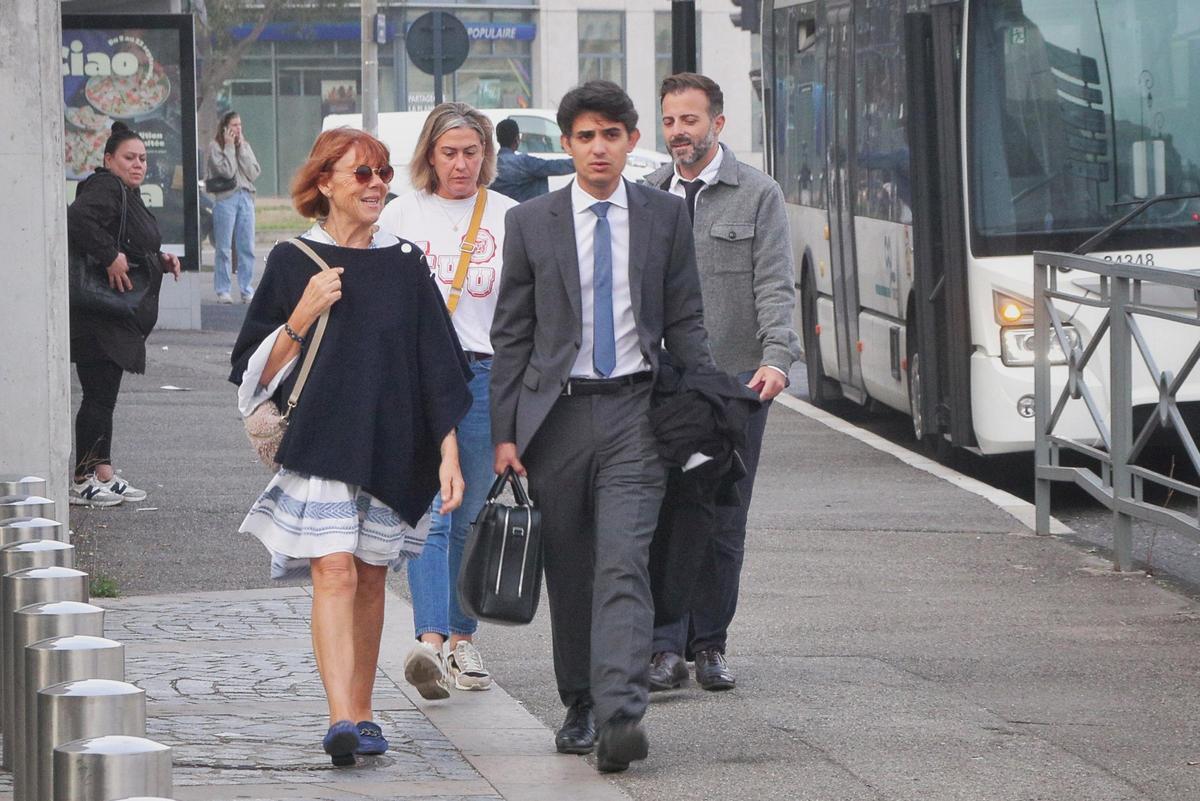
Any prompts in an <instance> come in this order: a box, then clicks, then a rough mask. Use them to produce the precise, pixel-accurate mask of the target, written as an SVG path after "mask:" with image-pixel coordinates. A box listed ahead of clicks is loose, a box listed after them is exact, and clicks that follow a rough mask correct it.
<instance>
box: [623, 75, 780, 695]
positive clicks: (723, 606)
mask: <svg viewBox="0 0 1200 801" xmlns="http://www.w3.org/2000/svg"><path fill="white" fill-rule="evenodd" d="M659 100H660V103H661V109H662V126H663V137H664V139H665V141H666V142H667V145H668V146H669V148H670V151H671V157H672V159H673V161H674V166H673V167H672V166H666V167H663V168H661V169H660V170H658V171H657V172H654V173H652V174H650V175H648V176H646V183H648V184H650V185H651V186H655V187H658V188H660V189H664V190H666V191H668V192H671V193H672V194H676V195H679V196H680V197H683V198H684V199H685V200H686V202H687V206H688V211H689V213H690V214H691V215H692V233H693V235H694V236H695V240H696V261H697V266H698V268H699V272H700V290H701V294H702V297H703V300H704V324H705V327H706V328H707V329H708V336H709V343H710V344H711V346H712V354H713V359H714V360H715V361H716V364H717V367H718V368H719V369H721V370H722V371H724V372H726V373H729V374H731V375H736V376H738V378H739V379H740V380H741V381H744V382H745V383H746V385H747V386H749V387H751V388H753V389H754V390H755V391H756V392H758V393H759V397H760V398H761V399H762V400H763V401H764V402H763V405H762V408H761V409H760V410H759V411H758V412H756V413H755V414H754V415H753V417H752V418H751V419H750V422H749V424H748V426H747V431H746V446H745V448H744V449H742V450H740V451H739V453H740V455H741V457H742V461H743V462H744V463H745V466H746V476H745V477H744V478H743V479H742V480H741V481H739V482H738V484H737V488H738V492H739V494H740V499H741V505H740V506H737V507H720V506H719V507H717V524H718V525H717V532H716V535H715V536H714V538H713V540H712V542H711V544H710V546H709V550H708V552H707V554H706V555H705V559H704V562H703V566H702V568H701V571H702V572H701V574H700V579H699V580H697V581H696V584H695V589H694V591H693V597H692V603H691V611H690V613H689V614H685V615H684V617H683V618H682V619H680V620H678V621H676V622H675V623H672V624H668V625H665V626H659V627H657V628H656V629H655V632H654V647H653V652H654V656H653V658H652V660H651V665H650V689H651V691H656V690H669V689H673V688H675V687H679V686H681V685H682V684H683V683H684V682H686V681H687V679H688V668H687V664H686V662H685V661H684V658H685V656H687V655H694V657H695V662H696V682H697V683H698V684H699V685H700V686H701V687H703V688H704V689H705V690H731V689H733V688H734V686H735V685H736V683H737V681H736V678H735V676H734V673H733V671H732V670H731V669H730V667H729V665H728V663H727V662H726V659H725V646H726V638H727V632H728V629H729V624H730V623H731V622H732V620H733V616H734V612H735V611H736V609H737V597H738V585H739V581H740V576H741V570H742V557H743V554H744V552H745V541H746V516H747V512H748V511H749V508H750V497H751V493H752V491H753V489H754V476H755V472H756V471H757V469H758V456H759V451H760V450H761V447H762V439H763V434H764V432H765V430H766V424H767V412H768V410H769V408H770V405H771V404H770V401H771V399H772V398H774V397H775V396H776V395H778V394H779V393H780V392H782V391H783V389H784V387H786V386H787V383H788V369H789V368H790V367H791V366H792V362H793V361H795V360H796V358H797V357H798V356H799V353H800V349H799V342H798V338H797V336H796V332H795V331H794V330H792V326H791V321H792V310H793V308H794V306H795V303H796V295H795V267H794V264H793V261H792V249H791V242H790V239H789V237H788V224H787V216H786V215H785V212H784V201H783V192H782V191H781V190H780V188H779V185H778V184H776V183H775V181H774V180H773V179H771V178H770V177H769V176H767V175H765V174H764V173H762V172H761V171H759V170H756V169H754V168H753V167H751V166H749V165H748V164H743V163H742V162H740V161H738V160H737V158H736V157H735V156H734V155H733V152H732V151H731V150H730V149H729V148H727V147H726V146H724V145H722V144H720V142H719V141H718V139H719V137H720V134H721V131H722V130H723V129H724V127H725V115H724V114H723V113H722V112H723V106H724V96H723V95H722V93H721V87H719V86H718V85H717V84H716V83H715V82H714V81H713V80H712V79H710V78H707V77H705V76H703V75H697V74H695V73H690V72H684V73H679V74H677V75H671V76H669V77H668V78H666V80H664V81H663V83H662V88H661V90H660V92H659Z"/></svg>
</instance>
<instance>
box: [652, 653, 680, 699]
mask: <svg viewBox="0 0 1200 801" xmlns="http://www.w3.org/2000/svg"><path fill="white" fill-rule="evenodd" d="M687 680H688V669H687V663H686V662H684V661H683V657H681V656H680V655H679V654H676V653H672V652H671V651H659V652H658V653H657V654H655V655H654V658H653V659H651V660H650V692H652V693H657V692H661V691H663V690H674V689H676V688H677V687H682V686H683V685H684V684H687Z"/></svg>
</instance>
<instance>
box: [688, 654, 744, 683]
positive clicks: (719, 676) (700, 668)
mask: <svg viewBox="0 0 1200 801" xmlns="http://www.w3.org/2000/svg"><path fill="white" fill-rule="evenodd" d="M696 683H697V684H699V685H700V686H701V687H703V688H704V689H706V690H732V689H733V688H734V687H736V686H737V680H736V679H735V678H734V677H733V671H732V670H730V669H729V665H728V664H726V663H725V654H723V653H721V652H720V651H718V650H717V649H716V648H705V649H702V650H700V651H697V652H696Z"/></svg>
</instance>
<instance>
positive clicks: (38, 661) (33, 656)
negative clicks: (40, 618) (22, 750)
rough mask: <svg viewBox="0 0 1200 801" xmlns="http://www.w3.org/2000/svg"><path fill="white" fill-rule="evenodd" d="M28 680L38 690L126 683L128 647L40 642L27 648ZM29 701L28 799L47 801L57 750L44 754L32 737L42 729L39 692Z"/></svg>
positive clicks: (86, 640)
mask: <svg viewBox="0 0 1200 801" xmlns="http://www.w3.org/2000/svg"><path fill="white" fill-rule="evenodd" d="M25 676H26V681H27V684H28V686H29V687H37V688H38V689H43V688H45V687H50V686H53V685H56V684H62V683H63V682H71V681H79V680H81V679H111V680H113V681H124V680H125V646H124V645H122V644H121V643H119V642H117V641H116V640H109V639H105V638H104V637H89V636H86V635H72V636H68V637H53V638H51V639H49V640H41V641H40V642H35V643H34V644H33V645H29V646H26V648H25ZM26 697H27V698H28V699H30V700H31V701H32V702H31V703H29V706H28V707H27V711H28V717H26V719H25V732H26V737H27V742H28V744H29V745H28V747H27V748H26V758H27V759H28V760H29V761H28V763H27V767H28V769H29V771H30V773H29V774H28V775H29V777H30V778H29V783H28V785H27V786H28V791H27V793H26V796H25V797H26V798H33V799H37V800H38V801H47V799H49V798H51V796H52V791H51V789H50V787H51V785H52V784H53V777H54V770H53V764H54V749H53V747H50V748H47V749H45V750H43V749H42V748H41V746H40V740H39V738H38V735H35V734H33V732H40V731H41V730H42V729H43V726H42V719H41V713H40V707H39V705H38V694H37V692H34V693H32V694H31V695H30V694H27V696H26ZM61 742H62V741H60V742H59V743H55V745H59V744H61ZM29 747H32V748H33V749H34V752H33V754H32V756H29V755H28V748H29ZM23 775H25V774H23Z"/></svg>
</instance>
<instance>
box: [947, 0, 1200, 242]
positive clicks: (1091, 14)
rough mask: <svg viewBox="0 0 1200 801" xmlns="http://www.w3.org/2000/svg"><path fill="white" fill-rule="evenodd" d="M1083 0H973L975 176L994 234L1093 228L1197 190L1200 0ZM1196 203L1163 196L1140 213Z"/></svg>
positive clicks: (1180, 215) (1155, 214)
mask: <svg viewBox="0 0 1200 801" xmlns="http://www.w3.org/2000/svg"><path fill="white" fill-rule="evenodd" d="M1084 7H1085V9H1086V13H1080V10H1079V4H1077V3H1070V2H1066V0H1024V2H1023V3H997V4H978V5H976V6H973V8H974V9H975V11H974V12H973V15H972V19H971V25H972V31H973V34H972V50H973V51H974V52H975V54H976V59H977V62H976V64H975V65H974V69H973V71H972V90H973V91H972V92H971V93H970V97H971V98H972V106H971V121H970V129H969V130H970V134H971V145H972V149H971V173H970V177H971V184H972V197H973V200H974V203H973V206H974V220H973V224H974V226H975V229H976V231H977V232H978V233H980V234H982V235H984V236H985V237H986V236H993V237H995V236H999V237H1012V236H1015V235H1019V234H1035V233H1057V232H1082V231H1087V230H1093V229H1096V228H1100V227H1102V226H1104V225H1106V224H1108V223H1110V222H1112V221H1113V220H1115V219H1117V218H1118V217H1120V216H1122V215H1123V214H1124V213H1125V212H1127V211H1128V210H1129V209H1130V208H1131V206H1132V204H1133V203H1136V202H1137V201H1138V200H1140V199H1144V198H1146V197H1150V196H1153V195H1158V194H1162V193H1164V192H1167V193H1173V192H1194V191H1197V190H1198V189H1200V126H1198V125H1197V124H1196V120H1198V119H1200V92H1198V91H1197V79H1196V76H1197V75H1198V74H1200V71H1198V67H1200V3H1196V2H1195V0H1098V2H1096V3H1095V4H1094V5H1093V4H1092V3H1087V4H1084ZM1110 59H1111V60H1110ZM1193 211H1194V210H1193V209H1192V207H1191V206H1189V204H1188V203H1186V202H1181V203H1164V204H1159V205H1158V206H1154V207H1152V208H1151V209H1150V210H1148V211H1147V212H1146V213H1145V214H1144V215H1143V216H1142V217H1140V218H1138V219H1137V220H1135V221H1134V222H1133V223H1132V224H1131V225H1132V226H1134V227H1135V228H1136V227H1142V228H1145V227H1149V226H1155V225H1162V224H1166V223H1171V222H1175V223H1178V222H1179V221H1184V222H1186V221H1187V220H1188V219H1190V214H1191V213H1193ZM1081 235H1082V233H1081Z"/></svg>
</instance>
